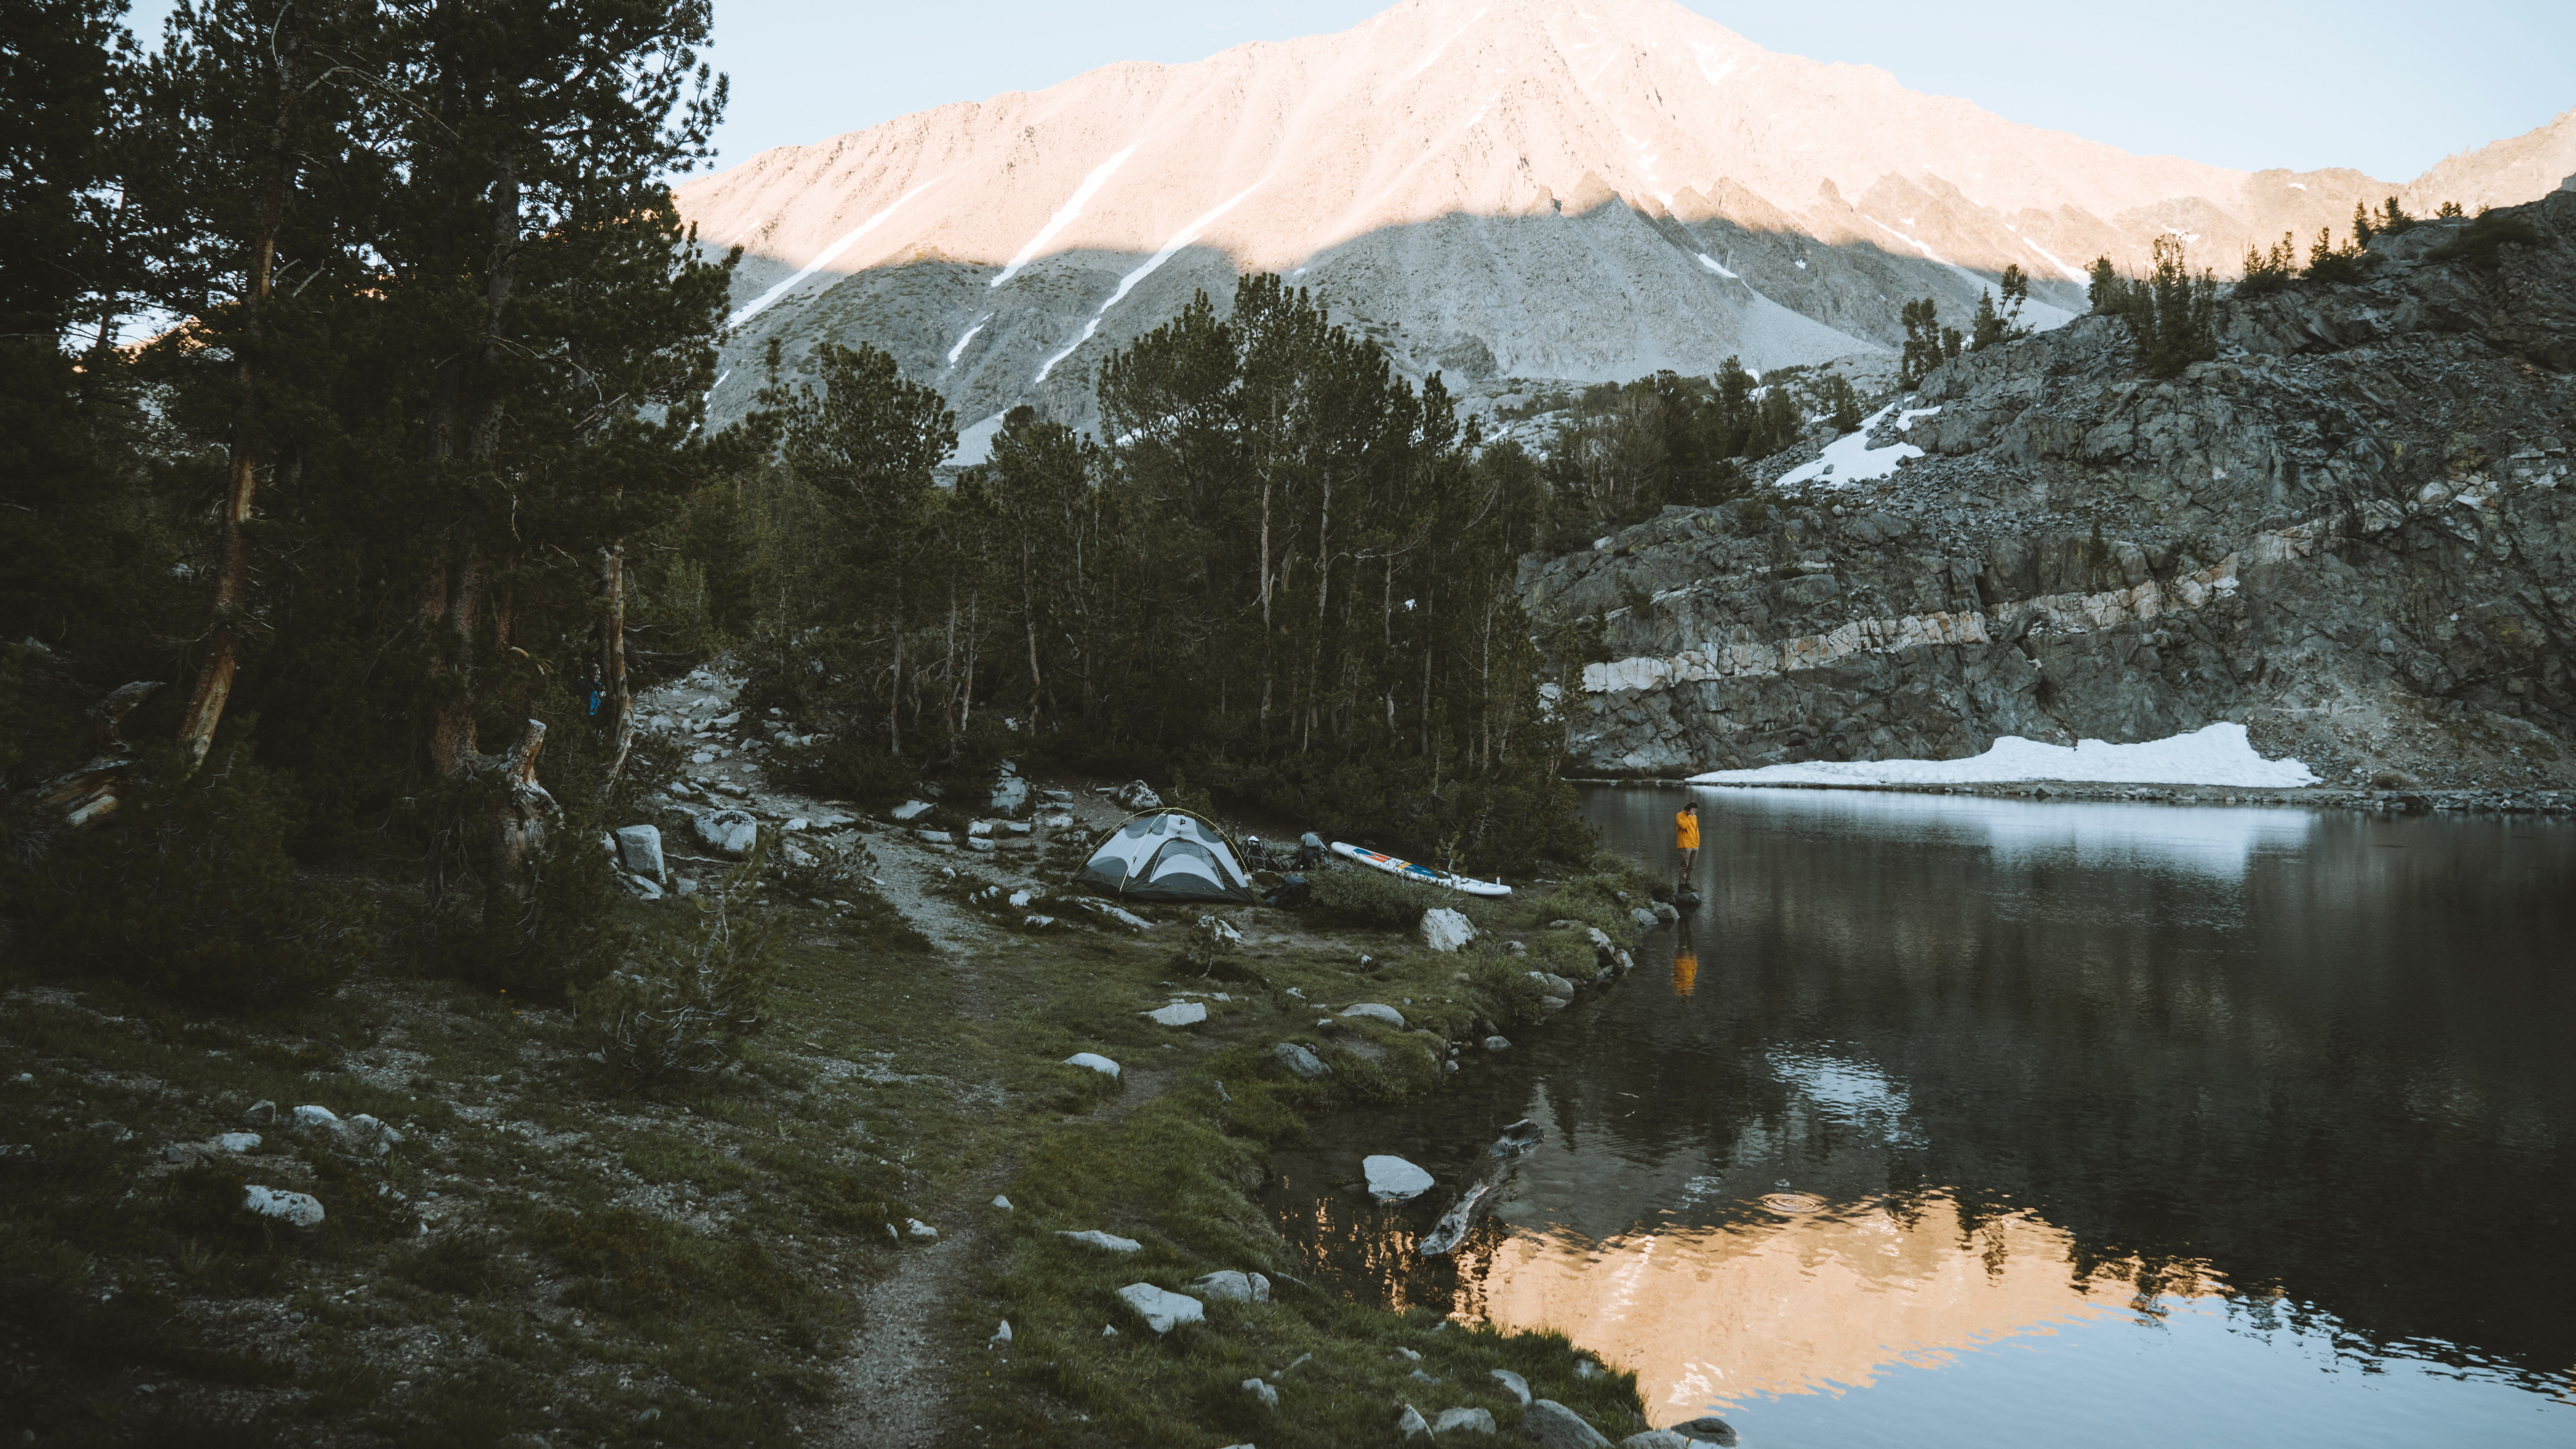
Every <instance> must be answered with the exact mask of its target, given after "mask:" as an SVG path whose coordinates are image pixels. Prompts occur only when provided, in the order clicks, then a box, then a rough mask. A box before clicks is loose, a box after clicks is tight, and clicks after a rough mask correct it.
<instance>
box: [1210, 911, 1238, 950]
mask: <svg viewBox="0 0 2576 1449" xmlns="http://www.w3.org/2000/svg"><path fill="white" fill-rule="evenodd" d="M1199 926H1200V928H1201V929H1203V930H1205V931H1206V932H1207V933H1208V934H1209V935H1211V936H1214V937H1215V938H1216V939H1218V940H1220V941H1223V942H1225V943H1227V944H1228V945H1234V946H1240V945H1242V944H1243V932H1241V931H1238V930H1236V929H1235V926H1234V922H1232V921H1229V920H1227V919H1226V918H1225V917H1223V916H1201V917H1199Z"/></svg>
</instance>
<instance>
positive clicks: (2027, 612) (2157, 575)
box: [1522, 190, 2576, 788]
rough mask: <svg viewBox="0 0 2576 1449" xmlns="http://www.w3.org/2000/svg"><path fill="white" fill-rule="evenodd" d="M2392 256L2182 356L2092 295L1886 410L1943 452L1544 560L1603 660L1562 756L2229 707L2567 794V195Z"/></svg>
mask: <svg viewBox="0 0 2576 1449" xmlns="http://www.w3.org/2000/svg"><path fill="white" fill-rule="evenodd" d="M2503 236H2513V237H2516V238H2519V240H2516V241H2512V242H2506V243H2503V244H2500V245H2494V246H2485V245H2482V244H2480V238H2482V237H2483V238H2486V239H2494V238H2498V237H2503ZM2371 250H2372V251H2373V252H2374V254H2376V255H2377V256H2378V258H2379V262H2378V265H2377V266H2376V267H2375V268H2374V269H2373V272H2372V275H2371V276H2370V277H2369V279H2368V280H2366V281H2364V282H2362V283H2359V284H2355V285H2349V286H2330V285H2324V284H2318V283H2306V282H2302V283H2297V284H2294V285H2293V286H2291V287H2289V288H2287V289H2285V290H2282V291H2280V292H2277V293H2274V294H2272V295H2268V296H2261V297H2247V298H2241V299H2240V298H2231V299H2229V300H2226V301H2224V302H2223V303H2222V304H2221V309H2220V319H2219V328H2220V337H2221V342H2222V347H2223V351H2222V354H2221V356H2220V357H2219V358H2218V359H2217V360H2213V361H2209V362H2203V363H2198V364H2195V365H2193V366H2192V367H2191V368H2190V369H2189V370H2188V371H2187V372H2186V373H2185V375H2183V376H2181V377H2177V378H2174V379H2171V380H2161V381H2160V380H2157V379H2154V378H2151V377H2145V376H2142V375H2141V373H2140V370H2139V367H2138V364H2137V361H2136V349H2135V347H2134V344H2133V343H2132V341H2131V339H2130V338H2129V335H2128V332H2127V329H2126V327H2125V326H2124V325H2123V324H2122V323H2120V322H2119V321H2117V320H2114V319H2112V318H2107V317H2090V318H2086V319H2083V320H2081V321H2078V322H2076V323H2074V324H2072V325H2070V326H2068V327H2065V328H2063V329H2060V330H2058V331H2055V332H2050V333H2044V334H2041V335H2039V336H2035V337H2031V338H2028V339H2025V340H2022V341H2018V342H2013V343H2009V344H2005V345H2002V346H1999V347H1996V348H1992V349H1989V350H1986V351H1983V352H1976V353H1970V354H1968V355H1965V356H1963V357H1961V358H1959V359H1958V360H1956V361H1955V362H1952V363H1950V364H1948V365H1947V366H1945V367H1943V368H1941V369H1939V370H1938V371H1936V372H1935V373H1933V374H1932V375H1931V376H1930V377H1929V378H1928V379H1927V380H1926V381H1925V382H1924V384H1923V386H1922V387H1921V389H1920V390H1919V392H1917V393H1916V394H1915V395H1913V396H1911V397H1909V398H1906V399H1903V400H1901V406H1900V407H1892V408H1891V409H1889V410H1888V412H1886V413H1882V414H1880V415H1879V416H1878V418H1877V419H1875V420H1874V421H1875V422H1876V424H1877V432H1876V436H1875V437H1873V439H1872V442H1873V443H1874V444H1876V445H1880V446H1883V447H1889V448H1892V447H1895V446H1897V445H1898V444H1900V443H1902V444H1905V445H1910V446H1912V447H1916V448H1919V449H1921V450H1922V456H1920V457H1917V458H1913V459H1911V460H1910V461H1907V462H1905V463H1904V464H1903V465H1902V466H1901V467H1898V468H1896V469H1895V470H1894V471H1893V472H1892V473H1891V474H1890V475H1889V476H1887V477H1885V478H1883V479H1871V478H1867V477H1853V479H1852V481H1850V482H1847V483H1839V484H1838V483H1836V482H1835V481H1833V479H1832V477H1831V476H1830V475H1827V476H1825V477H1823V478H1818V477H1816V476H1815V470H1814V469H1813V468H1812V467H1808V466H1806V465H1809V464H1811V463H1817V462H1821V461H1822V454H1821V450H1819V449H1817V448H1815V447H1813V446H1810V447H1809V448H1807V449H1805V450H1802V451H1801V452H1800V453H1797V454H1792V455H1788V456H1784V457H1781V458H1777V459H1772V460H1767V461H1766V463H1765V464H1764V465H1763V466H1762V467H1761V468H1760V469H1759V470H1758V471H1759V475H1760V476H1762V477H1764V478H1766V479H1770V480H1773V481H1772V482H1771V483H1769V484H1767V485H1766V487H1765V489H1764V491H1763V493H1762V494H1760V495H1757V498H1756V499H1755V500H1751V501H1748V502H1746V503H1744V504H1740V505H1736V506H1732V507H1722V508H1715V509H1681V508H1671V509H1666V510H1665V511H1664V513H1663V514H1662V515H1661V516H1660V517H1658V518H1656V519H1654V520H1651V521H1649V522H1646V523H1643V524H1640V525H1638V526H1636V527H1634V528H1630V529H1628V530H1625V531H1624V532H1622V533H1619V534H1617V535H1614V536H1612V537H1610V538H1608V539H1605V540H1603V541H1602V543H1601V544H1600V545H1598V546H1596V547H1595V548H1594V549H1592V550H1590V551H1588V552H1582V553H1577V554H1572V555H1567V556H1564V557H1559V558H1554V559H1537V558H1533V559H1531V560H1528V561H1526V562H1525V563H1524V566H1523V574H1522V589H1523V593H1524V597H1525V599H1526V600H1527V601H1528V602H1529V603H1530V605H1531V606H1532V608H1533V610H1534V611H1535V612H1537V613H1538V614H1539V615H1540V616H1541V617H1542V618H1553V619H1568V618H1589V619H1593V620H1597V621H1598V622H1599V625H1600V628H1601V631H1602V637H1603V638H1604V640H1605V642H1606V644H1607V648H1608V653H1609V656H1610V657H1609V658H1608V659H1607V660H1604V661H1601V662H1595V663H1592V664H1590V665H1588V666H1586V668H1585V669H1584V671H1583V689H1582V692H1581V696H1580V699H1579V702H1578V703H1577V704H1576V705H1575V706H1574V707H1575V708H1577V709H1578V710H1579V711H1580V715H1579V718H1578V721H1577V723H1576V725H1575V728H1574V730H1573V737H1574V756H1575V758H1574V762H1573V765H1572V768H1574V769H1576V770H1578V771H1590V772H1599V773H1606V774H1640V775H1657V776H1667V777H1669V776H1676V775H1682V774H1688V773H1693V772H1697V771H1703V770H1710V769H1722V768H1740V767H1750V766H1758V765H1762V764H1769V763H1778V762H1786V761H1795V760H1811V759H1896V758H1935V759H1948V758H1958V757H1962V756H1966V755H1972V754H1976V753H1979V752H1981V751H1983V750H1984V749H1985V748H1986V747H1987V746H1988V745H1990V744H1991V743H1992V741H1993V740H1994V739H1995V738H1996V737H1998V736H2001V735H2008V734H2009V735H2021V736H2024V737H2027V738H2031V739H2037V740H2043V741H2048V742H2053V743H2061V744H2067V743H2073V742H2074V741H2075V740H2077V739H2079V738H2096V739H2103V740H2108V741H2113V742H2131V741H2139V740H2147V739H2157V738H2163V737H2166V736H2170V735H2174V734H2179V733H2182V732H2185V731H2189V730H2194V729H2198V728H2200V727H2202V726H2204V725H2206V724H2209V723H2212V722H2214V721H2218V720H2235V721H2238V722H2241V723H2244V724H2245V725H2246V726H2247V728H2248V730H2249V732H2250V734H2251V736H2252V738H2253V740H2254V742H2255V743H2256V745H2257V746H2258V747H2259V748H2261V749H2262V750H2263V751H2264V753H2266V754H2267V755H2281V754H2295V755H2297V756H2299V757H2300V758H2302V759H2304V760H2306V761H2307V762H2308V763H2309V764H2310V766H2311V767H2312V768H2314V769H2316V770H2317V771H2318V772H2319V773H2320V774H2321V775H2323V776H2325V777H2326V778H2328V779H2329V780H2331V781H2335V782H2346V781H2368V780H2371V779H2374V778H2382V777H2386V778H2389V779H2395V780H2399V781H2403V782H2407V783H2412V782H2419V781H2420V782H2421V783H2422V784H2424V785H2426V786H2430V787H2441V786H2451V787H2473V786H2488V787H2517V788H2544V787H2549V788H2564V787H2566V786H2568V785H2570V784H2576V677H2571V674H2570V670H2569V667H2568V666H2569V654H2568V651H2569V641H2570V638H2571V630H2576V464H2571V459H2570V453H2569V446H2570V443H2571V441H2576V440H2572V439H2571V437H2570V433H2571V430H2576V379H2571V376H2570V374H2571V372H2576V191H2570V190H2562V191H2559V192H2556V193H2553V194H2552V195H2550V196H2549V197H2547V198H2546V199H2545V200H2543V201H2541V202H2537V203H2534V204H2531V205H2528V206H2523V207H2518V208H2513V209H2511V210H2509V211H2503V212H2499V213H2496V214H2495V215H2493V216H2491V217H2489V218H2487V219H2485V220H2484V221H2482V222H2479V223H2475V224H2472V223H2470V222H2468V221H2449V222H2443V223H2438V224H2430V225H2424V226H2419V227H2416V228H2414V229H2412V230H2410V231H2407V232H2405V233H2403V234H2402V235H2398V236H2391V237H2382V238H2380V239H2378V240H2376V241H2374V242H2373V243H2372V247H2371ZM1899 423H1904V424H1906V426H1905V427H1904V428H1903V429H1902V430H1901V431H1900V430H1899V428H1898V424H1899ZM1853 455H1854V454H1853V450H1852V449H1851V447H1850V446H1849V445H1846V447H1845V449H1844V450H1843V452H1842V456H1843V457H1845V458H1849V457H1851V456H1853ZM1879 461H1882V462H1883V461H1886V460H1885V459H1882V460H1879ZM1848 471H1849V470H1847V472H1848ZM1862 471H1864V472H1865V471H1868V470H1862Z"/></svg>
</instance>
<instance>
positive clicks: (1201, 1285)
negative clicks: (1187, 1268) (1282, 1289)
mask: <svg viewBox="0 0 2576 1449" xmlns="http://www.w3.org/2000/svg"><path fill="white" fill-rule="evenodd" d="M1190 1291H1191V1292H1193V1293H1196V1294H1198V1295H1199V1296H1200V1297H1201V1298H1204V1299H1207V1300H1209V1301H1211V1302H1213V1301H1215V1300H1217V1299H1220V1298H1222V1299H1224V1300H1225V1301H1226V1302H1229V1303H1267V1302H1269V1301H1270V1280H1269V1279H1267V1278H1264V1277H1262V1276H1261V1275H1260V1274H1258V1273H1238V1272H1236V1271H1235V1270H1233V1269H1232V1268H1226V1269H1223V1270H1221V1271H1218V1272H1214V1273H1202V1274H1200V1275H1199V1276H1198V1277H1196V1278H1192V1279H1191V1280H1190Z"/></svg>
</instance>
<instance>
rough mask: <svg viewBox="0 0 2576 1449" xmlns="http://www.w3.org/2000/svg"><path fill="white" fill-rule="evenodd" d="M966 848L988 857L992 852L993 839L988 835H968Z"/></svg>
mask: <svg viewBox="0 0 2576 1449" xmlns="http://www.w3.org/2000/svg"><path fill="white" fill-rule="evenodd" d="M966 848H967V849H968V850H972V851H977V852H980V853H982V854H986V855H989V854H991V853H992V850H993V838H992V837H991V836H989V835H970V836H968V837H967V838H966Z"/></svg>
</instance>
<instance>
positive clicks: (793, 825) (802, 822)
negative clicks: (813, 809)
mask: <svg viewBox="0 0 2576 1449" xmlns="http://www.w3.org/2000/svg"><path fill="white" fill-rule="evenodd" d="M778 828H779V829H781V830H811V829H812V828H813V822H812V821H810V820H807V819H806V818H805V817H804V816H802V815H799V816H797V817H795V818H794V819H792V820H790V821H788V822H787V823H786V824H784V825H781V826H779V827H778Z"/></svg>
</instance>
